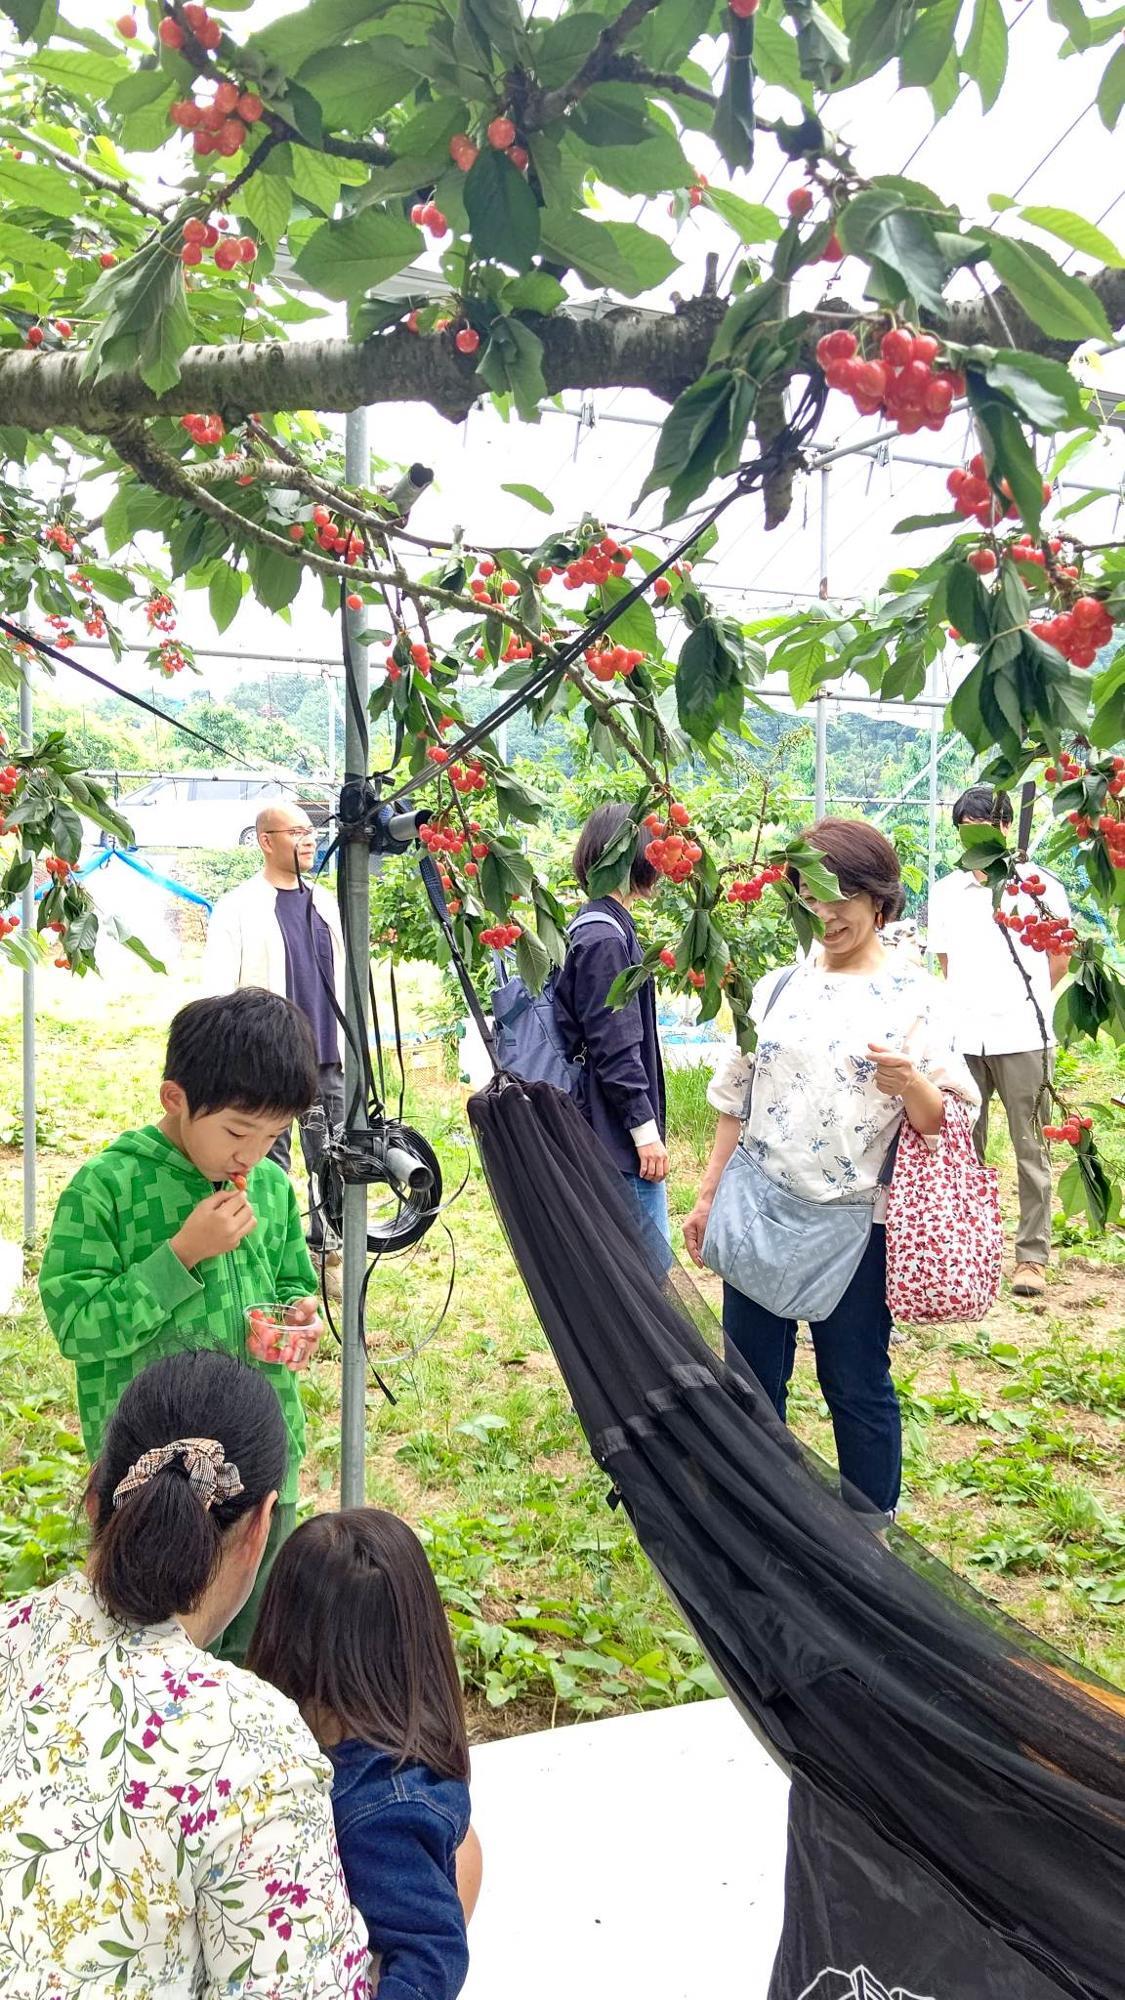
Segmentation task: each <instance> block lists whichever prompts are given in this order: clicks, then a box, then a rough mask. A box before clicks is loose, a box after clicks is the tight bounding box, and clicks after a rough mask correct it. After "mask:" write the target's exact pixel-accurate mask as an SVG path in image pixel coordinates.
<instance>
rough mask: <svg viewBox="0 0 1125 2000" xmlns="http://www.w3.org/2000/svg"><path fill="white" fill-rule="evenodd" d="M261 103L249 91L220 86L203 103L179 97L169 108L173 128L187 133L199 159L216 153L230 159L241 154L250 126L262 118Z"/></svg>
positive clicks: (254, 92) (234, 86)
mask: <svg viewBox="0 0 1125 2000" xmlns="http://www.w3.org/2000/svg"><path fill="white" fill-rule="evenodd" d="M262 109H263V107H262V100H261V98H260V97H259V96H258V95H257V93H256V91H253V90H240V89H239V87H238V85H237V83H229V82H228V83H220V84H219V86H218V88H217V90H216V91H215V95H214V97H212V98H211V100H210V102H209V103H207V104H201V103H200V102H199V100H198V99H197V98H194V97H181V98H178V99H177V101H176V103H175V104H172V105H170V106H169V109H168V116H169V118H170V119H171V121H172V123H173V125H178V126H179V127H180V128H181V130H182V131H184V132H190V133H191V143H192V150H193V151H194V152H195V154H196V156H197V157H198V158H199V159H205V158H206V156H207V154H208V153H218V154H219V156H220V158H221V159H224V160H230V159H233V158H234V155H235V154H236V153H240V152H241V151H242V148H243V146H244V145H245V144H246V135H247V132H248V130H249V128H250V126H251V125H256V124H257V123H258V120H259V119H260V118H261V115H262Z"/></svg>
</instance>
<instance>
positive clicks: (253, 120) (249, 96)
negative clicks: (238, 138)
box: [235, 90, 263, 125]
mask: <svg viewBox="0 0 1125 2000" xmlns="http://www.w3.org/2000/svg"><path fill="white" fill-rule="evenodd" d="M235 108H236V110H237V112H238V115H239V117H240V118H241V120H242V122H243V124H244V125H256V124H257V123H258V120H259V118H260V117H261V115H262V110H263V106H262V100H261V98H260V97H259V96H258V95H257V94H256V92H254V91H252V90H244V91H243V93H242V96H241V97H240V98H239V100H238V103H237V105H236V107H235Z"/></svg>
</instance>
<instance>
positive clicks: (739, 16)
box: [730, 0, 760, 21]
mask: <svg viewBox="0 0 1125 2000" xmlns="http://www.w3.org/2000/svg"><path fill="white" fill-rule="evenodd" d="M759 4H760V0H730V11H731V13H732V14H733V15H734V17H735V19H736V20H737V21H748V20H749V19H750V16H751V14H756V13H757V11H758V7H759Z"/></svg>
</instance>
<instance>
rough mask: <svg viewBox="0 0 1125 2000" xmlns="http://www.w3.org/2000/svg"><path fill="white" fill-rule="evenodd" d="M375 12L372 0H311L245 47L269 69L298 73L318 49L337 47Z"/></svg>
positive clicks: (260, 32) (249, 38) (250, 38)
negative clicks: (351, 31)
mask: <svg viewBox="0 0 1125 2000" xmlns="http://www.w3.org/2000/svg"><path fill="white" fill-rule="evenodd" d="M372 12H373V7H372V0H307V4H306V5H305V6H304V7H301V8H300V9H299V10H298V11H297V12H296V13H294V14H290V15H289V16H288V18H287V19H285V20H283V21H275V22H274V23H273V26H272V27H269V28H259V29H258V30H257V32H256V33H255V34H252V35H248V36H247V38H246V43H245V47H246V50H247V52H248V53H249V54H251V55H252V56H254V57H256V58H257V59H258V60H259V61H260V62H261V63H262V64H263V65H264V66H265V67H266V68H267V69H278V70H282V71H284V72H285V73H286V74H287V75H289V76H295V75H296V73H297V71H298V70H299V69H300V67H301V65H302V63H304V62H307V60H308V58H309V57H310V56H313V55H315V54H316V52H317V50H318V49H334V48H337V47H338V46H339V45H340V44H341V43H342V42H343V41H344V40H345V39H346V37H347V35H348V34H349V32H350V30H351V29H352V28H355V27H358V26H359V24H360V23H361V22H362V21H365V20H367V18H368V16H369V15H370V14H371V13H372Z"/></svg>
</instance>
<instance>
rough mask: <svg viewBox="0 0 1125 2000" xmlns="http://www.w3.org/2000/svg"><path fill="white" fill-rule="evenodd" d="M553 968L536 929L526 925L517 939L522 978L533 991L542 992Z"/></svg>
mask: <svg viewBox="0 0 1125 2000" xmlns="http://www.w3.org/2000/svg"><path fill="white" fill-rule="evenodd" d="M551 969H552V968H551V957H550V953H549V952H548V951H547V948H546V946H545V945H544V944H542V943H541V942H540V940H539V938H537V937H536V935H535V932H534V931H532V930H528V929H527V928H526V926H525V928H524V929H523V930H522V931H521V932H520V935H519V937H518V938H517V939H516V970H517V971H518V973H519V975H520V978H521V979H522V980H523V982H524V984H525V986H529V987H530V988H531V991H532V992H533V993H541V992H542V991H543V984H544V981H545V980H546V979H547V977H548V975H549V973H550V972H551Z"/></svg>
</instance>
